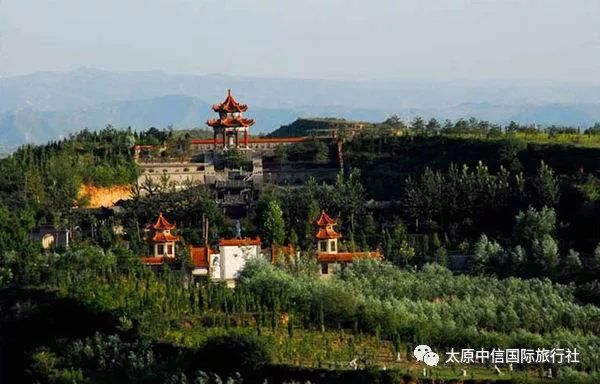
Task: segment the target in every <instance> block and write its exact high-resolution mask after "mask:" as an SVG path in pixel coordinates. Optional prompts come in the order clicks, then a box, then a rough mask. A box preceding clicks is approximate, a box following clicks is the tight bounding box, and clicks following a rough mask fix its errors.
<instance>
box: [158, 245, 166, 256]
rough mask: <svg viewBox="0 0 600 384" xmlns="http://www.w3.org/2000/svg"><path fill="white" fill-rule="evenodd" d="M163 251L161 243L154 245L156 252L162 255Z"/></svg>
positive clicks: (163, 247)
mask: <svg viewBox="0 0 600 384" xmlns="http://www.w3.org/2000/svg"><path fill="white" fill-rule="evenodd" d="M164 253H165V246H164V245H163V244H157V245H156V254H157V255H163V254H164Z"/></svg>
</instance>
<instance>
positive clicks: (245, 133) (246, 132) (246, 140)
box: [244, 128, 248, 147]
mask: <svg viewBox="0 0 600 384" xmlns="http://www.w3.org/2000/svg"><path fill="white" fill-rule="evenodd" d="M244 145H245V146H246V147H248V128H246V130H244Z"/></svg>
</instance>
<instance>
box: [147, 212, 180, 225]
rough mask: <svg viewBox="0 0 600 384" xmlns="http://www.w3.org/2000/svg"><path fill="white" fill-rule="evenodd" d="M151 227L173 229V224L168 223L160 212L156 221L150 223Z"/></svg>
mask: <svg viewBox="0 0 600 384" xmlns="http://www.w3.org/2000/svg"><path fill="white" fill-rule="evenodd" d="M151 228H152V229H174V228H175V225H173V224H171V223H169V222H168V221H167V219H165V217H164V216H163V214H162V212H160V213H159V214H158V218H157V219H156V222H155V223H154V224H152V225H151Z"/></svg>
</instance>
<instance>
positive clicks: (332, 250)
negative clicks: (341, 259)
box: [329, 240, 337, 252]
mask: <svg viewBox="0 0 600 384" xmlns="http://www.w3.org/2000/svg"><path fill="white" fill-rule="evenodd" d="M335 243H336V241H335V240H331V241H330V242H329V248H330V249H331V252H337V250H336V249H335V248H336V247H335Z"/></svg>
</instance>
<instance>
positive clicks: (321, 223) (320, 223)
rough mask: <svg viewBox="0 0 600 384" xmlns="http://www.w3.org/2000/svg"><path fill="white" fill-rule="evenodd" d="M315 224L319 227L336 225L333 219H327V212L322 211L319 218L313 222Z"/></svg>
mask: <svg viewBox="0 0 600 384" xmlns="http://www.w3.org/2000/svg"><path fill="white" fill-rule="evenodd" d="M315 223H316V224H317V225H318V226H319V227H324V226H326V225H335V224H336V223H337V221H335V220H334V219H332V218H331V217H329V215H328V214H327V212H325V210H322V211H321V214H320V215H319V218H318V219H317V221H315Z"/></svg>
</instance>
